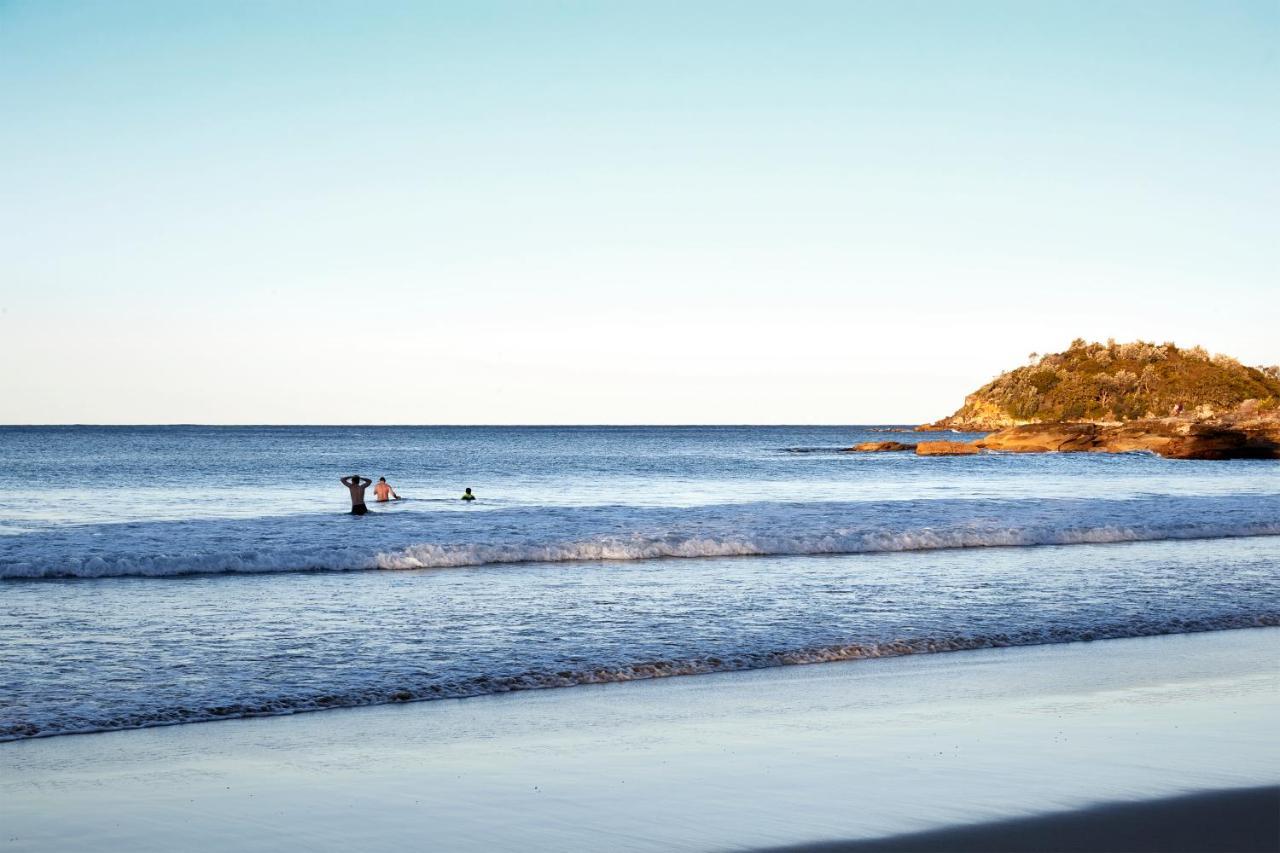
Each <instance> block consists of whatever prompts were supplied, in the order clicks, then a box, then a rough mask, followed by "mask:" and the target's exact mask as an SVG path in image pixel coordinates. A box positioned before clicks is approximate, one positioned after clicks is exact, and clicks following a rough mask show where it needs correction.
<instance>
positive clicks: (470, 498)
mask: <svg viewBox="0 0 1280 853" xmlns="http://www.w3.org/2000/svg"><path fill="white" fill-rule="evenodd" d="M462 499H463V500H464V501H473V500H475V499H476V496H475V495H473V494H471V487H470V486H467V490H466V491H465V492H463V493H462Z"/></svg>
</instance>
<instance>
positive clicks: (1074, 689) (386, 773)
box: [0, 628, 1280, 851]
mask: <svg viewBox="0 0 1280 853" xmlns="http://www.w3.org/2000/svg"><path fill="white" fill-rule="evenodd" d="M1277 652H1280V629H1277V628H1256V629H1243V630H1234V631H1219V632H1212V633H1205V634H1190V635H1170V636H1164V637H1152V638H1140V639H1121V640H1099V641H1095V642H1091V643H1073V644H1063V645H1049V646H1030V647H1017V648H1002V649H988V650H980V651H967V652H955V653H950V654H945V655H922V656H906V657H899V658H885V659H878V660H864V661H858V662H856V663H830V664H826V665H823V666H801V667H782V668H776V669H765V670H755V671H750V672H739V673H717V674H713V675H704V676H700V677H698V678H690V679H657V680H649V681H634V682H627V683H622V684H610V685H597V686H587V687H581V688H577V689H574V690H544V691H529V692H520V693H513V694H504V695H498V696H486V697H477V698H469V699H446V700H439V701H434V702H422V703H412V704H405V705H391V706H378V707H369V708H357V709H348V710H342V711H335V712H333V713H329V714H305V715H296V716H286V717H268V718H256V719H243V720H228V721H223V722H220V723H219V724H217V725H201V726H174V727H164V728H151V729H139V730H129V731H117V732H106V733H100V734H97V735H96V736H94V737H76V738H63V737H58V738H47V739H33V740H26V741H16V742H10V743H6V744H2V745H0V770H2V771H3V772H0V825H3V826H5V828H6V831H5V833H4V836H5V841H6V843H7V848H6V849H17V850H31V851H40V850H55V849H66V848H71V847H75V848H78V849H92V850H104V851H107V850H120V851H123V850H137V851H143V850H167V849H176V848H182V849H189V850H219V849H227V848H230V847H235V848H237V849H239V850H244V851H249V850H267V849H276V848H278V847H280V846H284V845H289V846H307V847H311V848H313V849H318V850H328V849H334V850H336V849H360V848H369V847H386V846H391V845H410V846H421V845H423V844H426V843H429V844H431V845H433V846H436V847H438V848H441V849H515V848H520V849H532V850H593V849H601V848H605V847H608V848H611V849H617V850H712V849H760V848H770V847H775V848H776V847H786V846H793V847H794V846H795V845H806V844H810V845H811V844H820V843H824V842H829V841H831V840H832V839H843V841H841V842H840V843H850V842H854V841H858V840H859V839H862V840H865V839H870V838H889V837H893V836H902V835H905V834H908V833H912V832H919V831H928V830H936V829H942V828H949V827H950V828H954V827H958V826H963V825H970V824H983V823H991V822H993V821H1003V820H1010V819H1017V818H1022V817H1026V816H1028V815H1036V814H1049V813H1054V812H1062V811H1064V810H1077V809H1083V808H1088V807H1090V806H1094V805H1097V804H1100V803H1108V802H1112V803H1122V802H1134V801H1142V800H1151V799H1155V798H1163V797H1169V796H1174V795H1179V794H1184V793H1188V792H1193V791H1200V792H1208V791H1214V790H1222V789H1229V788H1242V787H1256V786H1259V785H1274V784H1275V783H1276V782H1277V781H1280V744H1277V743H1275V738H1274V735H1273V733H1274V730H1275V729H1276V727H1277V724H1278V723H1280V710H1278V708H1280V703H1278V702H1277V699H1278V698H1280V671H1277V666H1276V663H1275V661H1276V659H1277ZM815 849H821V848H815Z"/></svg>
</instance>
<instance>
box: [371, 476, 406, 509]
mask: <svg viewBox="0 0 1280 853" xmlns="http://www.w3.org/2000/svg"><path fill="white" fill-rule="evenodd" d="M373 496H374V498H375V499H376V500H377V501H378V503H380V504H382V503H386V502H387V501H389V500H391V499H392V498H395V499H396V500H400V496H399V495H397V494H396V490H395V489H393V488H391V484H390V483H388V482H387V478H386V477H379V478H378V485H376V486H374V487H373Z"/></svg>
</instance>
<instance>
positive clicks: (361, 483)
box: [339, 474, 373, 515]
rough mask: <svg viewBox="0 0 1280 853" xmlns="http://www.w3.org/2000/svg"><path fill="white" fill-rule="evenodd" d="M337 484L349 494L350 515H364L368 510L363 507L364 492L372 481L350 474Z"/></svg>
mask: <svg viewBox="0 0 1280 853" xmlns="http://www.w3.org/2000/svg"><path fill="white" fill-rule="evenodd" d="M339 482H341V483H342V485H344V486H346V487H347V491H349V492H351V514H352V515H364V514H365V513H366V512H368V511H369V508H368V507H366V506H365V505H364V490H365V489H367V488H369V484H370V483H372V482H373V480H370V479H369V478H368V477H361V476H360V475H359V474H352V475H351V476H350V477H343V478H342V479H341V480H340V481H339Z"/></svg>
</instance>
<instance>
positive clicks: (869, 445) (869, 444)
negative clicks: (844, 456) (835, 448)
mask: <svg viewBox="0 0 1280 853" xmlns="http://www.w3.org/2000/svg"><path fill="white" fill-rule="evenodd" d="M915 448H916V446H915V445H914V444H903V443H902V442H901V441H864V442H862V443H861V444H855V445H854V446H853V447H849V448H845V453H897V452H900V451H903V450H915Z"/></svg>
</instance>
